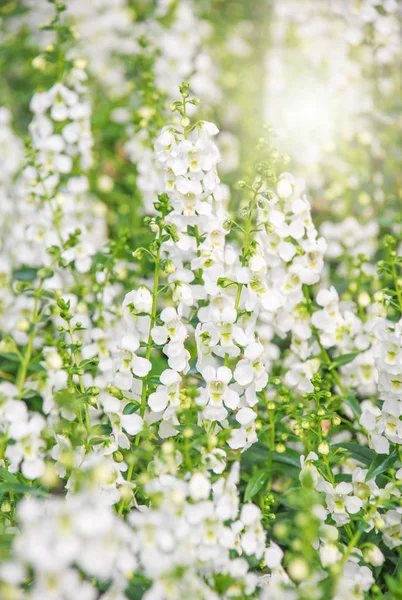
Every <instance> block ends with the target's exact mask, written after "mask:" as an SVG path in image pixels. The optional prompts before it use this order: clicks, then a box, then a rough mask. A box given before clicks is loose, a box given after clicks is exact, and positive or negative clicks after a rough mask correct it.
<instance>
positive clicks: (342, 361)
mask: <svg viewBox="0 0 402 600" xmlns="http://www.w3.org/2000/svg"><path fill="white" fill-rule="evenodd" d="M359 354H360V352H351V353H350V354H342V355H341V356H337V357H336V358H334V360H333V361H332V363H331V364H330V365H329V367H328V371H332V369H336V368H337V367H343V366H344V365H348V364H349V363H350V362H352V360H354V359H355V358H356V356H359Z"/></svg>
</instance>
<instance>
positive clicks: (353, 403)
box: [343, 394, 362, 420]
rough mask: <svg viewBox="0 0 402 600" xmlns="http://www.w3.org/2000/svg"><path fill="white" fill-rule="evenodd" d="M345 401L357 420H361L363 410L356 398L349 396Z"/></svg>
mask: <svg viewBox="0 0 402 600" xmlns="http://www.w3.org/2000/svg"><path fill="white" fill-rule="evenodd" d="M343 401H344V402H345V404H347V406H349V408H350V409H351V411H352V412H353V414H354V416H355V417H356V419H358V420H359V419H360V417H361V414H362V409H361V408H360V404H359V401H358V399H357V398H356V396H353V395H352V394H348V395H347V396H345V398H343Z"/></svg>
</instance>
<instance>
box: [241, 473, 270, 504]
mask: <svg viewBox="0 0 402 600" xmlns="http://www.w3.org/2000/svg"><path fill="white" fill-rule="evenodd" d="M268 477H269V472H268V471H258V472H257V473H255V474H254V475H253V476H252V477H251V479H249V481H248V483H247V486H246V489H245V492H244V502H248V501H249V500H251V498H253V497H254V496H255V495H256V494H258V492H259V491H260V490H261V489H262V488H263V487H264V485H265V484H266V483H267V481H268Z"/></svg>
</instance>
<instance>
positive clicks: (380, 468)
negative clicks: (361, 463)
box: [366, 450, 398, 481]
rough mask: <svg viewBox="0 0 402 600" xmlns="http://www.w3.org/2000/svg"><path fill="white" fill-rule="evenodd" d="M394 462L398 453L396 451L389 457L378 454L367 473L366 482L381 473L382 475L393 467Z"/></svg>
mask: <svg viewBox="0 0 402 600" xmlns="http://www.w3.org/2000/svg"><path fill="white" fill-rule="evenodd" d="M396 460H398V452H397V451H396V450H395V452H393V453H392V454H390V455H386V454H378V456H377V458H375V459H374V461H373V462H372V463H371V465H370V467H369V470H368V471H367V475H366V481H370V479H374V477H377V475H381V473H384V471H386V470H387V469H389V468H390V467H393V466H395V461H396Z"/></svg>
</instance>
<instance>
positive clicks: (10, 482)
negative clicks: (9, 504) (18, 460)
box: [0, 467, 48, 496]
mask: <svg viewBox="0 0 402 600" xmlns="http://www.w3.org/2000/svg"><path fill="white" fill-rule="evenodd" d="M0 481H1V483H0V494H1V493H7V492H14V494H32V495H34V496H47V495H48V493H47V491H46V490H45V489H44V488H41V487H31V486H29V485H26V484H25V483H21V482H20V480H19V479H18V477H17V475H14V473H10V472H9V471H7V469H4V468H3V467H2V468H0Z"/></svg>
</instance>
